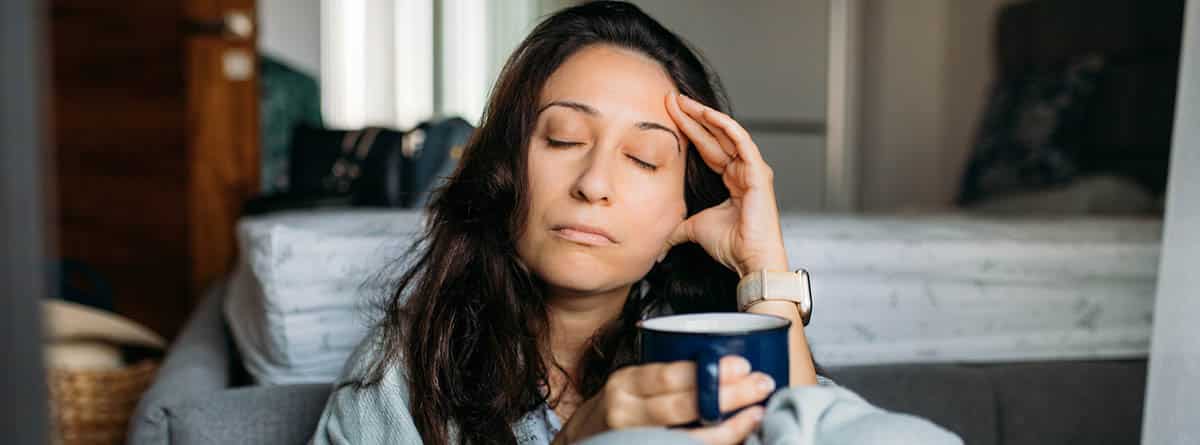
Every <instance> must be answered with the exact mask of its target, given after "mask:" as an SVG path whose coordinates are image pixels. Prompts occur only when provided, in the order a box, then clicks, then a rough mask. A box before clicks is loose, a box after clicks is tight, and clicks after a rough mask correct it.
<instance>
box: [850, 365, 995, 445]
mask: <svg viewBox="0 0 1200 445" xmlns="http://www.w3.org/2000/svg"><path fill="white" fill-rule="evenodd" d="M828 373H829V376H830V377H831V378H833V379H834V381H836V382H837V383H838V384H839V385H842V386H844V387H847V388H850V389H851V390H853V391H855V392H857V393H858V394H859V395H861V396H862V397H863V398H864V399H866V400H867V401H869V402H871V403H872V404H874V405H876V406H878V407H880V408H883V409H886V410H889V411H898V412H904V413H909V414H913V415H916V416H920V417H924V418H926V419H929V420H931V421H933V422H934V423H937V424H938V425H941V426H942V427H944V428H946V429H948V430H950V431H953V432H954V433H956V434H958V435H959V436H960V437H962V438H963V441H964V442H965V443H969V444H978V445H994V444H997V443H1000V442H999V441H998V438H997V437H996V431H998V424H997V420H996V416H995V415H994V414H995V412H996V406H997V400H996V396H995V391H994V390H993V388H992V384H991V382H990V381H989V379H988V376H987V374H986V372H984V371H982V370H979V369H973V368H967V367H962V366H956V365H891V366H858V367H843V368H832V369H830V370H829V371H828Z"/></svg>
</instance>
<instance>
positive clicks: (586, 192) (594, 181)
mask: <svg viewBox="0 0 1200 445" xmlns="http://www.w3.org/2000/svg"><path fill="white" fill-rule="evenodd" d="M610 151H612V150H607V149H603V148H602V147H601V146H596V147H593V148H592V150H590V152H589V153H588V155H587V157H586V158H585V160H584V161H583V162H584V165H583V170H581V171H580V172H579V177H578V178H577V179H576V180H575V185H574V187H573V188H572V190H571V195H572V196H574V197H575V198H576V199H579V200H582V201H585V202H591V203H603V204H609V203H611V201H612V198H613V180H612V174H613V172H612V167H613V162H612V159H611V158H612V156H608V154H609V152H610Z"/></svg>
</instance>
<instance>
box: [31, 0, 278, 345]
mask: <svg viewBox="0 0 1200 445" xmlns="http://www.w3.org/2000/svg"><path fill="white" fill-rule="evenodd" d="M50 5H51V7H50V20H49V23H50V35H51V51H50V54H51V66H52V70H53V76H52V78H53V86H52V92H53V93H52V94H53V98H52V112H53V128H54V141H55V143H56V153H55V157H56V162H55V169H56V170H57V172H56V177H57V184H55V189H56V192H57V196H56V197H57V208H58V220H59V221H58V223H59V224H58V225H59V227H58V230H59V232H60V233H59V252H58V253H59V254H60V255H61V256H63V257H68V258H73V259H78V260H82V261H83V262H85V263H87V264H89V265H90V266H92V267H93V268H95V269H97V270H98V271H99V272H100V273H101V274H103V275H104V276H105V277H106V278H108V280H109V281H111V284H112V288H113V292H114V303H115V306H116V310H117V312H119V313H121V314H124V315H126V316H129V317H131V318H133V319H134V320H136V321H138V322H140V323H143V324H145V325H147V326H149V327H150V328H152V329H154V330H155V331H158V332H160V333H162V334H164V335H167V336H169V337H170V336H173V335H174V334H175V333H176V332H177V330H178V329H179V328H180V327H181V325H182V323H183V321H184V320H185V319H186V317H187V315H188V312H189V310H190V309H191V307H192V306H193V305H194V303H195V300H196V298H197V297H198V296H199V294H200V292H201V291H202V290H203V289H204V288H205V287H206V286H208V285H209V284H211V283H212V282H213V280H215V279H216V278H217V277H219V276H220V275H221V274H222V273H224V272H226V271H227V270H228V268H229V266H230V265H231V264H232V262H233V259H234V255H235V249H234V236H233V228H234V227H233V226H234V223H235V221H236V218H237V214H238V210H239V209H240V206H241V203H242V202H243V201H244V200H245V199H246V198H248V197H249V196H250V195H251V194H252V193H253V192H254V191H255V189H256V186H257V184H258V106H257V97H258V94H257V77H256V75H252V76H250V77H249V78H247V79H243V80H237V81H230V80H228V79H226V78H225V76H224V75H223V71H222V66H223V65H222V63H223V55H224V54H225V52H226V51H228V50H230V49H231V48H236V49H238V50H241V51H247V52H248V54H249V57H250V60H251V61H253V60H254V47H253V43H252V42H253V41H254V40H253V37H251V38H250V39H248V40H240V41H239V40H237V39H234V38H231V37H230V36H228V35H221V34H212V33H208V34H200V33H197V31H196V29H197V28H196V27H195V26H191V25H189V24H190V23H197V22H210V23H212V22H215V21H219V19H220V18H221V17H223V15H224V13H225V11H226V10H227V9H228V8H231V7H232V8H237V9H240V10H243V11H246V12H247V14H248V16H249V17H251V18H253V17H254V3H253V0H237V1H231V0H224V1H215V0H204V1H200V0H165V1H164V0H127V1H122V2H96V1H90V0H54V1H52V2H50ZM253 65H256V63H254V62H252V66H253ZM255 68H256V66H255Z"/></svg>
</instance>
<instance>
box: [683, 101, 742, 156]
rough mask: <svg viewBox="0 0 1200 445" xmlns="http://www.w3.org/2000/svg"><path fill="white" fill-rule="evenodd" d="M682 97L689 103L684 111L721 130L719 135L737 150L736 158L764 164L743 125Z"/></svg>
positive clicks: (725, 115)
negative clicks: (724, 137)
mask: <svg viewBox="0 0 1200 445" xmlns="http://www.w3.org/2000/svg"><path fill="white" fill-rule="evenodd" d="M680 97H682V98H683V101H684V102H686V103H687V105H685V106H684V108H683V109H684V111H688V112H689V113H688V114H689V116H691V117H693V118H695V119H696V120H698V121H702V122H706V123H708V124H711V125H712V126H714V127H717V128H719V129H720V131H719V133H724V134H725V135H726V136H727V137H728V138H729V140H730V141H731V142H732V144H733V146H734V148H736V150H737V151H736V152H735V154H736V157H739V158H742V159H745V160H747V161H753V162H762V154H761V153H759V151H758V145H756V144H754V140H753V139H752V138H751V137H750V132H748V131H746V129H745V128H742V125H741V124H739V123H737V121H735V120H734V119H733V118H732V117H729V115H727V114H725V113H722V112H720V111H717V110H714V109H712V108H709V107H708V106H705V105H704V104H702V103H700V102H697V101H696V100H695V99H692V98H690V97H687V96H680Z"/></svg>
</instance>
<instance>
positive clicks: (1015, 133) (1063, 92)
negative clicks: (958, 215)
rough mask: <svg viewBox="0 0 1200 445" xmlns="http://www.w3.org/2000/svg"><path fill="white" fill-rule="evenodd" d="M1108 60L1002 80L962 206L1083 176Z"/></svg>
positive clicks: (1086, 59)
mask: <svg viewBox="0 0 1200 445" xmlns="http://www.w3.org/2000/svg"><path fill="white" fill-rule="evenodd" d="M1104 66H1105V60H1104V57H1103V56H1101V55H1099V54H1087V55H1084V56H1080V57H1076V58H1073V59H1071V60H1069V61H1068V62H1067V63H1066V64H1064V65H1063V66H1061V67H1059V68H1057V69H1052V70H1045V71H1038V72H1033V73H1030V74H1028V75H1025V76H1021V77H1019V78H1016V79H1011V80H1006V81H1001V82H998V83H997V84H996V86H995V87H994V88H993V89H992V94H991V98H990V99H989V101H988V106H987V109H986V110H985V112H984V118H983V121H982V123H981V125H980V130H979V134H978V136H977V140H976V142H975V146H974V148H973V149H972V152H971V157H970V159H969V161H968V163H967V168H966V172H965V174H964V176H963V183H962V190H961V192H960V194H959V199H958V201H959V204H961V205H969V204H972V203H976V202H978V201H981V200H983V199H986V198H990V197H994V196H1001V195H1007V194H1013V193H1018V192H1023V191H1032V190H1040V189H1044V188H1046V187H1048V186H1053V185H1059V184H1065V183H1067V182H1070V181H1071V180H1072V179H1074V178H1075V176H1076V175H1077V174H1078V172H1079V165H1078V156H1079V153H1080V151H1081V149H1082V147H1081V145H1082V143H1083V142H1082V141H1083V140H1084V137H1083V134H1082V132H1083V130H1084V121H1083V120H1084V116H1085V115H1086V110H1087V107H1088V102H1089V99H1090V98H1091V97H1092V92H1093V91H1094V90H1095V88H1096V83H1097V81H1098V80H1099V78H1100V76H1101V74H1102V73H1103V70H1104Z"/></svg>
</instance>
